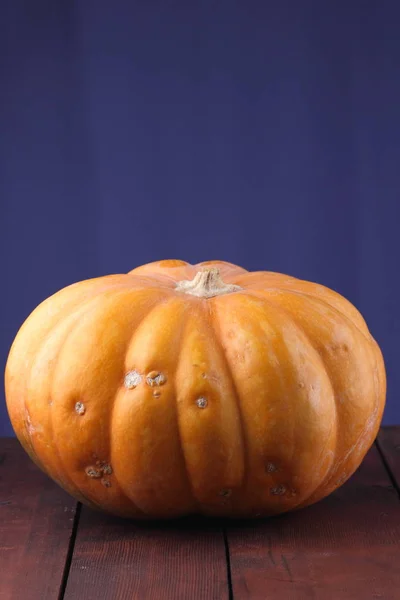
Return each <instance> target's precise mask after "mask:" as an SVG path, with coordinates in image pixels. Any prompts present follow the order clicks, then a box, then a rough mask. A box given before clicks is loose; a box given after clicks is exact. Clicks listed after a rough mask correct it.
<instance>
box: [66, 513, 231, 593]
mask: <svg viewBox="0 0 400 600" xmlns="http://www.w3.org/2000/svg"><path fill="white" fill-rule="evenodd" d="M82 598H85V600H98V599H99V598H104V599H107V600H108V599H110V600H111V599H112V600H135V599H139V600H152V599H153V598H154V599H157V600H160V598H161V599H162V600H213V599H215V600H227V599H228V598H229V590H228V574H227V563H226V553H225V544H224V536H223V531H222V528H221V526H220V525H219V524H218V522H210V521H207V520H206V519H181V520H179V521H171V522H164V523H151V522H146V523H141V524H139V523H135V522H133V521H129V520H123V519H119V518H116V517H112V516H108V515H102V514H100V513H97V512H94V511H92V510H90V509H87V508H85V507H84V508H83V509H82V514H81V519H80V524H79V530H78V534H77V538H76V543H75V551H74V555H73V559H72V564H71V570H70V573H69V579H68V583H67V587H66V592H65V600H80V599H82Z"/></svg>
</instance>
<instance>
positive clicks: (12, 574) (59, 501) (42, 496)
mask: <svg viewBox="0 0 400 600" xmlns="http://www.w3.org/2000/svg"><path fill="white" fill-rule="evenodd" d="M75 509H76V502H75V501H74V500H72V499H71V498H70V497H69V496H68V495H67V494H66V493H65V492H64V491H63V490H61V489H60V488H59V487H58V486H57V485H56V484H55V483H53V482H52V481H51V480H50V479H49V478H48V477H47V476H46V475H45V474H44V473H42V472H41V471H40V470H39V469H38V468H37V467H36V465H34V463H33V462H32V461H31V460H30V458H29V457H28V456H27V455H26V453H25V452H24V450H23V449H22V447H21V446H20V444H19V442H18V441H17V440H16V439H14V438H3V439H0V565H1V577H0V599H1V600H20V599H21V600H22V599H23V598H27V599H28V598H29V600H46V599H49V600H54V599H55V598H58V597H59V595H60V594H62V587H63V577H64V570H65V566H66V562H67V558H68V552H69V544H70V541H71V536H72V533H73V528H74V516H75Z"/></svg>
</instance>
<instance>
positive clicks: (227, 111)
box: [0, 0, 400, 434]
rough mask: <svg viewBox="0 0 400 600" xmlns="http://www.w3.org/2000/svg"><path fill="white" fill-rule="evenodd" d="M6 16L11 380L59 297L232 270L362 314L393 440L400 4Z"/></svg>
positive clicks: (36, 10) (3, 181)
mask: <svg viewBox="0 0 400 600" xmlns="http://www.w3.org/2000/svg"><path fill="white" fill-rule="evenodd" d="M0 12H1V13H2V14H1V18H0V61H1V65H0V101H1V113H0V119H1V121H0V123H1V135H0V200H1V204H0V207H1V208H0V220H1V225H0V260H1V265H0V266H1V279H0V281H1V294H0V327H1V339H0V363H1V365H5V361H6V358H7V353H8V350H9V347H10V345H11V342H12V340H13V338H14V336H15V334H16V332H17V330H18V328H19V326H20V325H21V323H22V322H23V320H24V319H25V318H26V317H27V316H28V314H29V313H30V312H31V311H32V310H33V309H34V308H35V306H36V305H37V304H38V303H39V302H41V301H42V300H43V299H44V298H46V297H47V296H48V295H50V294H52V293H53V292H55V291H56V290H58V289H60V288H61V287H64V286H66V285H68V284H70V283H72V282H75V281H78V280H80V279H85V278H90V277H96V276H99V275H103V274H109V273H115V272H124V271H127V270H129V269H132V268H134V267H135V266H137V265H139V264H142V263H145V262H149V261H152V260H159V259H163V258H181V259H185V260H188V261H190V262H198V261H201V260H209V259H222V260H228V261H232V262H236V263H238V264H240V265H242V266H244V267H246V268H247V269H251V270H253V269H256V270H258V269H266V270H276V271H281V272H285V273H289V274H291V275H295V276H298V277H301V278H306V279H311V280H314V281H318V282H320V283H323V284H325V285H327V286H329V287H332V288H334V289H335V290H337V291H338V292H340V293H342V294H343V295H345V296H346V297H347V298H349V299H350V300H351V301H352V302H353V303H354V304H355V305H356V306H357V307H358V308H359V309H360V310H361V312H362V313H363V315H364V317H365V318H366V320H367V322H368V324H369V326H370V329H371V332H372V333H373V335H374V336H375V338H376V339H377V340H378V342H379V343H380V345H381V347H382V349H383V352H384V356H385V361H386V366H387V371H388V383H389V389H388V404H387V408H386V412H385V417H384V422H385V423H395V422H397V423H398V422H400V407H399V403H398V401H397V390H398V389H399V384H400V370H397V369H396V366H397V360H396V354H397V347H398V337H399V333H400V327H399V318H398V314H399V292H400V282H399V265H398V261H399V255H400V252H399V250H400V243H399V232H398V227H399V216H400V210H399V201H400V200H399V192H400V169H399V156H400V152H399V151H400V116H399V115H400V76H399V65H400V41H399V39H400V36H399V22H400V3H399V2H398V1H397V2H396V1H392V2H388V1H385V0H383V1H379V2H378V1H370V2H361V1H355V0H350V1H347V2H321V1H317V0H315V1H307V0H306V1H302V2H299V1H298V0H289V1H287V0H286V1H285V0H283V1H280V2H262V1H261V0H259V1H257V2H253V1H248V2H245V1H244V0H243V1H241V2H234V1H232V0H230V1H229V2H227V1H226V2H224V1H221V2H207V1H205V2H193V1H192V2H190V1H189V2H183V1H182V2H161V1H157V2H154V1H147V2H144V1H141V2H137V1H136V2H135V1H134V2H118V1H116V2H109V1H107V2H106V1H94V0H93V1H85V0H83V1H81V2H77V1H76V2H72V1H68V2H67V1H60V2H54V1H53V0H51V1H50V0H36V1H35V2H31V1H30V0H29V1H28V0H26V1H21V0H3V2H2V3H1V9H0ZM0 409H1V413H0V433H1V434H11V433H12V429H11V426H10V424H9V421H8V417H7V413H6V409H5V405H4V397H3V396H2V397H1V399H0Z"/></svg>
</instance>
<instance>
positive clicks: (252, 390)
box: [5, 260, 386, 518]
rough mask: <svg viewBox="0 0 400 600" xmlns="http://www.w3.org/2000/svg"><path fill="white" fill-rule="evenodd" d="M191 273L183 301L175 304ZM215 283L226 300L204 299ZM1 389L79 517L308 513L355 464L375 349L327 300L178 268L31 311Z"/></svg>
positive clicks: (273, 279)
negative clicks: (83, 511) (87, 509)
mask: <svg viewBox="0 0 400 600" xmlns="http://www.w3.org/2000/svg"><path fill="white" fill-rule="evenodd" d="M210 269H211V270H210ZM199 271H202V274H201V275H197V280H199V281H200V280H201V281H200V283H198V285H197V286H194V287H195V289H194V290H192V291H191V292H190V284H186V285H189V288H188V289H189V292H187V291H185V289H184V287H185V284H183V286H182V285H181V288H180V289H176V286H177V282H179V281H182V280H186V281H191V280H193V279H195V276H196V274H197V273H198V272H199ZM218 271H219V275H220V278H221V279H222V281H223V282H224V283H225V284H227V286H228V287H227V288H224V287H223V284H222V283H221V279H218ZM210 274H211V275H210ZM204 277H207V278H208V279H207V280H206V279H204ZM199 278H200V279H199ZM210 278H211V279H210ZM215 283H216V284H218V285H219V286H222V287H221V290H219V291H224V290H225V291H226V290H228V291H226V293H221V294H220V295H212V294H213V287H212V286H213V285H214V284H215ZM229 284H235V285H237V286H240V288H242V289H236V288H233V291H231V290H230V287H229ZM210 286H211V287H210ZM217 287H218V286H217ZM216 289H217V288H216ZM199 290H200V292H199V293H200V294H202V293H206V296H207V290H208V292H209V293H208V295H209V296H210V297H198V296H196V295H193V293H196V292H198V291H199ZM210 290H211V291H210ZM152 372H153V373H152ZM5 386H6V398H7V406H8V411H9V415H10V418H11V422H12V425H13V427H14V429H15V432H16V434H17V436H18V438H19V440H20V442H21V443H22V445H23V446H24V448H25V450H26V451H27V452H28V454H29V455H30V456H31V458H32V459H33V460H34V461H35V462H36V464H37V465H38V466H40V467H41V468H42V469H43V470H44V471H45V472H46V473H48V475H49V476H50V477H52V478H53V479H54V480H55V481H57V482H58V483H59V485H61V486H62V487H63V488H64V489H65V490H67V491H68V492H69V493H70V494H72V495H73V496H74V497H75V498H77V499H78V500H80V501H82V502H83V503H85V504H88V505H89V506H92V507H97V508H99V509H102V510H106V511H109V512H111V513H115V514H118V515H122V516H130V517H136V518H149V517H150V518H168V517H176V516H180V515H186V514H190V513H202V514H206V515H224V516H229V517H252V516H264V515H271V514H277V513H281V512H284V511H288V510H291V509H294V508H299V507H303V506H306V505H308V504H311V503H313V502H316V501H317V500H319V499H320V498H323V497H324V496H326V495H328V494H329V493H330V492H332V491H333V490H334V489H336V488H337V487H338V486H340V485H341V484H342V483H343V482H344V481H345V480H346V479H348V478H349V477H350V475H351V474H352V473H353V472H354V471H355V470H356V468H357V467H358V466H359V464H360V463H361V461H362V459H363V457H364V455H365V454H366V452H367V450H368V449H369V448H370V446H371V444H372V443H373V440H374V438H375V436H376V434H377V431H378V427H379V424H380V421H381V417H382V412H383V408H384V403H385V395H386V377H385V368H384V363H383V359H382V355H381V352H380V350H379V347H378V345H377V343H376V342H375V341H374V339H373V338H372V337H371V334H370V333H369V331H368V328H367V326H366V324H365V322H364V320H363V318H362V317H361V315H360V313H359V312H358V311H357V310H356V309H355V308H354V306H353V305H352V304H350V303H349V302H348V301H347V300H345V299H344V298H343V297H342V296H340V295H339V294H337V293H335V292H333V291H332V290H329V289H327V288H326V287H323V286H321V285H317V284H315V283H310V282H307V281H302V280H299V279H296V278H294V277H289V276H287V275H282V274H278V273H271V272H253V273H252V272H248V271H246V270H245V269H242V268H240V267H238V266H236V265H233V264H230V263H226V262H221V261H208V262H205V263H200V264H198V265H190V264H188V263H186V262H184V261H180V260H165V261H160V262H154V263H150V264H147V265H144V266H141V267H139V268H137V269H134V270H133V271H131V272H130V273H128V274H122V275H110V276H107V277H100V278H97V279H91V280H87V281H82V282H80V283H75V284H73V285H70V286H69V287H67V288H65V289H63V290H61V291H59V292H58V293H56V294H54V295H53V296H51V297H50V298H48V299H47V300H45V301H44V302H43V303H42V304H40V305H39V306H38V307H37V308H36V310H34V311H33V313H32V314H31V315H30V316H29V317H28V319H27V320H26V321H25V323H24V324H23V326H22V327H21V329H20V331H19V332H18V335H17V337H16V339H15V341H14V343H13V346H12V348H11V351H10V354H9V358H8V362H7V367H6V375H5Z"/></svg>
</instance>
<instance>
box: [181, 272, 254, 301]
mask: <svg viewBox="0 0 400 600" xmlns="http://www.w3.org/2000/svg"><path fill="white" fill-rule="evenodd" d="M175 289H176V290H177V291H178V292H184V293H185V294H191V295H192V296H198V297H199V298H212V297H213V296H221V295H222V294H230V293H231V292H238V291H239V290H242V289H243V288H241V287H240V286H239V285H234V284H233V283H225V282H224V281H223V280H222V278H221V275H220V272H219V269H217V268H215V267H212V268H207V269H203V270H202V271H199V272H198V273H196V275H195V277H194V279H192V280H188V279H184V280H183V281H178V282H177V284H176V288H175Z"/></svg>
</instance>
